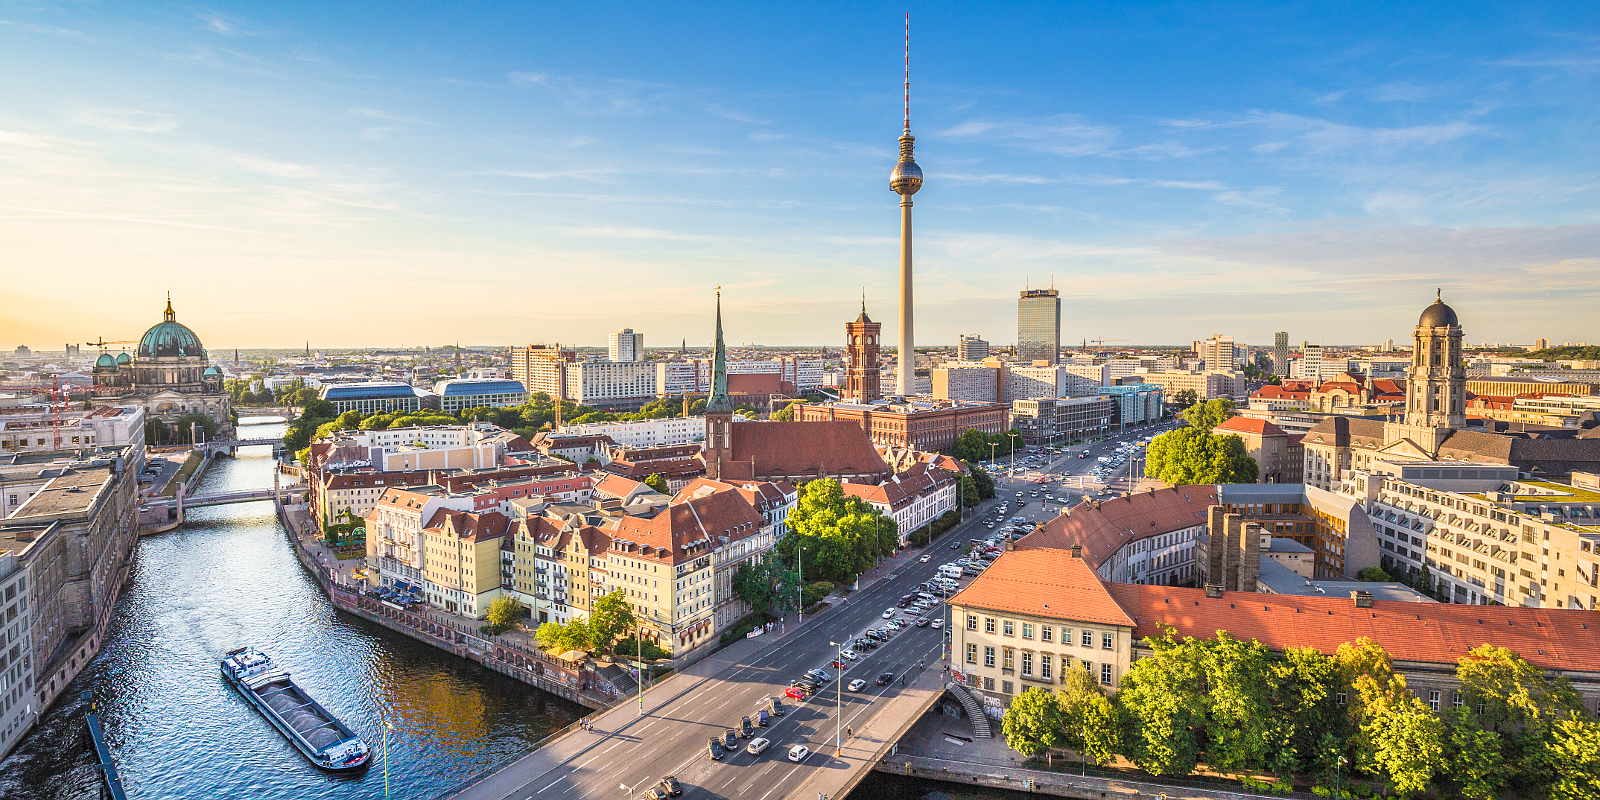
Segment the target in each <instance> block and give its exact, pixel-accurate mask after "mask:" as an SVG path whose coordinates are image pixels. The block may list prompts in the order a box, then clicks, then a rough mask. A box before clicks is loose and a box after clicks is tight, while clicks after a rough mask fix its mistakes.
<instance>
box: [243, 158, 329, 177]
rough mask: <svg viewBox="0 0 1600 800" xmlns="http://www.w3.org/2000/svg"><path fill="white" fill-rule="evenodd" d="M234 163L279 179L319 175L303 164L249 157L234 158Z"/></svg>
mask: <svg viewBox="0 0 1600 800" xmlns="http://www.w3.org/2000/svg"><path fill="white" fill-rule="evenodd" d="M233 160H234V162H235V163H237V164H238V165H239V166H241V167H244V168H245V169H248V170H252V171H255V172H264V173H266V174H268V175H277V176H278V177H280V178H311V177H315V176H317V175H318V174H319V173H318V172H317V170H316V169H314V168H312V167H308V166H305V165H304V164H291V163H288V162H284V161H269V160H267V159H264V158H254V157H251V156H234V159H233Z"/></svg>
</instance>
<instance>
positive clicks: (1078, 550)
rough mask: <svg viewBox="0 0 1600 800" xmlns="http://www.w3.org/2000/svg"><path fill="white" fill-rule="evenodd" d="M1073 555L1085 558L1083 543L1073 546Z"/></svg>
mask: <svg viewBox="0 0 1600 800" xmlns="http://www.w3.org/2000/svg"><path fill="white" fill-rule="evenodd" d="M1072 557H1073V558H1083V545H1081V544H1075V545H1073V546H1072Z"/></svg>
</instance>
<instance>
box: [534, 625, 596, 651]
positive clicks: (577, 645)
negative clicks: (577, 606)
mask: <svg viewBox="0 0 1600 800" xmlns="http://www.w3.org/2000/svg"><path fill="white" fill-rule="evenodd" d="M533 639H534V641H536V642H538V643H539V646H540V647H542V648H544V649H546V650H549V651H552V652H555V653H565V652H567V651H569V650H588V649H589V626H588V625H587V624H585V623H584V621H583V620H576V619H575V620H573V621H571V622H568V623H565V624H563V623H559V622H546V623H544V624H543V625H540V626H539V628H538V629H537V630H535V631H534V632H533Z"/></svg>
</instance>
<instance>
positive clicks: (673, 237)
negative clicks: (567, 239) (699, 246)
mask: <svg viewBox="0 0 1600 800" xmlns="http://www.w3.org/2000/svg"><path fill="white" fill-rule="evenodd" d="M564 231H565V232H566V233H568V234H571V235H573V236H594V237H599V238H604V239H660V240H664V241H672V242H718V241H728V240H729V239H730V237H726V236H708V235H705V234H699V233H679V232H677V231H664V230H657V229H655V228H623V227H617V226H612V225H603V226H597V227H589V228H582V227H580V228H566V229H564Z"/></svg>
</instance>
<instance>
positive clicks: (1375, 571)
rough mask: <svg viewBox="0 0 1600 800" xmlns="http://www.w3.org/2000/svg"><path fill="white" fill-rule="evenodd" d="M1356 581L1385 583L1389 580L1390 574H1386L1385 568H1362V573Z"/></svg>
mask: <svg viewBox="0 0 1600 800" xmlns="http://www.w3.org/2000/svg"><path fill="white" fill-rule="evenodd" d="M1356 580H1358V581H1366V582H1368V583H1385V582H1387V581H1388V580H1389V573H1387V572H1384V571H1383V567H1362V568H1361V571H1360V572H1357V573H1356Z"/></svg>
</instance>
